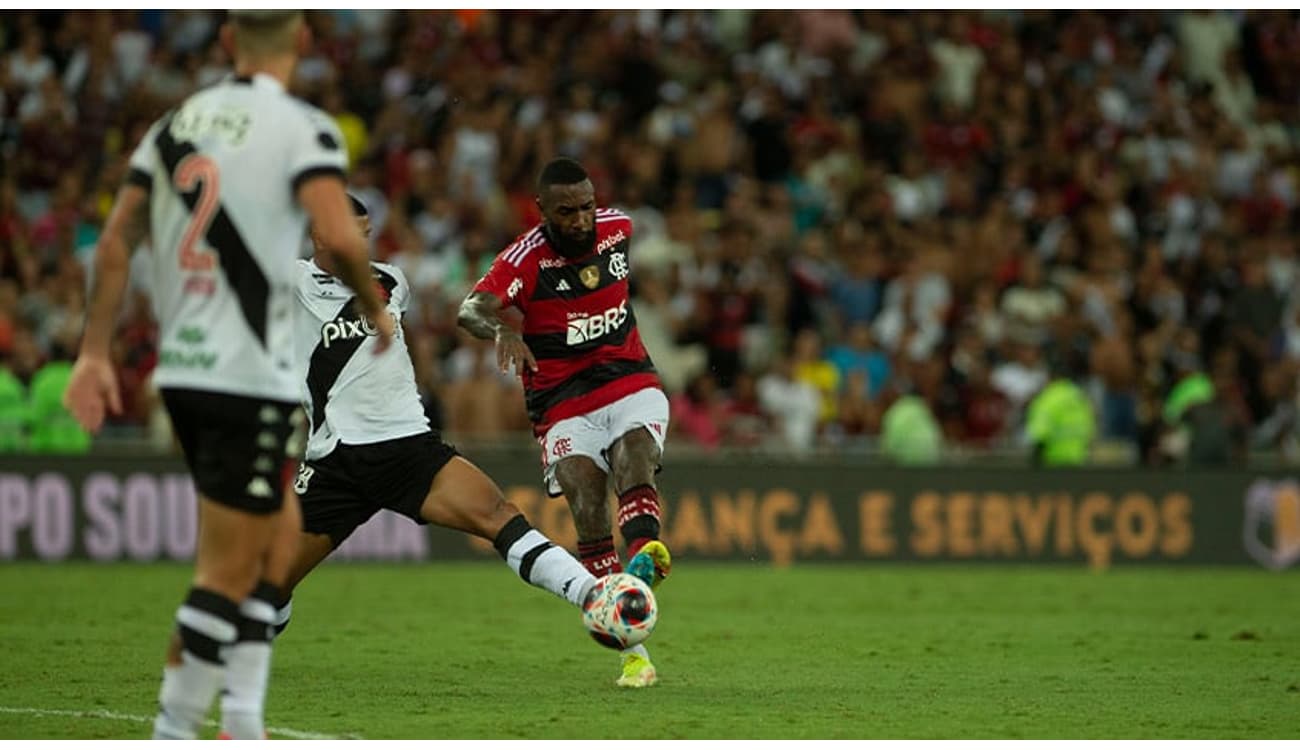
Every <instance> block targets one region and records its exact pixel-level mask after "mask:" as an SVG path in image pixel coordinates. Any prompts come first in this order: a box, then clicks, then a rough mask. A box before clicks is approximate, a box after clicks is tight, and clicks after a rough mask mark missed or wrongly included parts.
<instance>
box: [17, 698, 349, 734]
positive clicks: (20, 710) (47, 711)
mask: <svg viewBox="0 0 1300 750" xmlns="http://www.w3.org/2000/svg"><path fill="white" fill-rule="evenodd" d="M0 714H27V715H29V716H67V717H71V718H77V719H113V720H116V721H133V722H136V723H139V724H152V723H153V717H152V716H138V715H136V714H124V713H119V712H117V711H109V710H107V709H94V710H91V711H77V710H72V709H63V708H32V707H28V706H0ZM203 725H204V726H207V727H215V726H217V722H215V721H213V720H211V719H209V720H207V721H205V722H203ZM266 731H267V734H270V735H277V734H278V735H280V736H282V737H288V738H289V739H292V740H340V739H361V738H360V737H354V736H350V735H349V736H347V737H335V736H333V735H329V734H320V733H317V732H304V731H301V730H298V729H286V728H284V727H267V728H266Z"/></svg>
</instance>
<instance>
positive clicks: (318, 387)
mask: <svg viewBox="0 0 1300 750" xmlns="http://www.w3.org/2000/svg"><path fill="white" fill-rule="evenodd" d="M370 270H371V271H372V272H373V273H374V274H375V275H376V276H377V277H378V278H377V279H376V280H377V281H378V282H379V286H380V287H381V288H382V289H383V290H384V294H383V298H384V300H383V301H384V303H385V305H386V304H387V302H388V300H389V299H391V298H392V295H393V290H394V289H396V288H397V279H396V278H395V277H394V276H393V275H392V274H390V273H386V272H385V271H383V270H380V269H379V268H375V267H374V266H371V267H370ZM361 323H362V316H361V311H360V304H359V303H358V301H357V298H356V297H353V298H352V299H349V300H348V301H347V304H345V305H343V307H341V308H339V311H338V314H336V315H335V316H334V319H333V320H331V321H326V322H325V323H323V324H322V329H323V328H324V326H327V325H331V324H333V325H335V326H340V327H347V326H349V324H352V325H354V326H356V325H360V324H361ZM367 338H369V336H349V337H346V338H336V339H333V340H331V341H330V342H328V344H327V343H326V341H325V337H324V336H323V335H322V336H321V340H320V343H318V344H316V348H315V349H314V350H313V351H312V353H311V360H310V361H309V363H308V365H307V392H308V393H310V394H311V432H312V434H313V435H314V434H315V433H316V431H317V430H319V429H320V428H321V425H323V424H325V405H326V404H327V403H328V402H329V394H330V389H332V388H333V387H334V384H335V383H337V382H338V379H339V375H342V374H343V368H345V367H347V365H348V362H350V361H351V360H352V357H353V355H355V354H356V353H357V350H358V349H360V348H361V344H362V342H364V341H365V340H366V339H367Z"/></svg>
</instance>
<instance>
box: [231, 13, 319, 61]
mask: <svg viewBox="0 0 1300 750" xmlns="http://www.w3.org/2000/svg"><path fill="white" fill-rule="evenodd" d="M229 20H230V26H231V29H232V30H233V32H234V43H235V50H236V52H237V53H238V54H239V55H241V56H248V57H252V58H262V57H269V56H272V55H283V54H289V53H293V52H295V51H296V48H297V45H298V34H299V31H300V30H301V28H302V24H303V20H302V11H300V10H232V11H230V17H229Z"/></svg>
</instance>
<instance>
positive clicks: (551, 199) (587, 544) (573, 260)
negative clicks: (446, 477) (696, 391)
mask: <svg viewBox="0 0 1300 750" xmlns="http://www.w3.org/2000/svg"><path fill="white" fill-rule="evenodd" d="M537 204H538V206H539V207H540V208H541V211H542V217H543V221H542V223H541V224H539V225H537V226H536V227H534V228H533V229H532V230H530V231H528V232H525V233H524V234H522V235H520V236H519V238H518V239H516V240H515V241H514V242H513V243H511V244H510V245H509V246H507V247H506V249H505V250H503V251H502V252H501V253H500V254H499V255H498V256H497V257H496V260H495V261H493V263H492V267H491V268H490V269H489V270H488V272H487V274H486V275H484V277H483V278H482V279H480V280H479V282H478V284H477V285H475V287H474V290H473V291H472V292H471V293H470V295H469V296H468V297H467V298H466V299H465V302H464V303H463V304H462V305H461V308H460V316H459V322H460V325H461V326H462V327H463V328H465V330H467V331H469V332H470V333H472V334H473V335H475V336H477V337H479V338H483V339H494V340H495V341H496V347H497V363H498V365H500V367H501V369H502V371H503V372H504V371H507V370H509V369H510V368H511V367H514V368H515V370H516V372H519V373H520V375H521V377H522V378H523V382H524V394H525V398H526V403H527V407H528V416H529V419H530V420H531V421H532V423H533V432H534V434H535V435H536V437H537V440H538V442H539V443H540V444H541V446H542V465H543V467H544V477H545V481H546V484H547V490H548V492H549V493H550V494H551V495H552V496H558V495H560V494H563V495H564V497H565V498H566V499H567V500H568V502H569V508H570V510H571V511H572V513H573V521H574V525H575V526H576V527H577V530H578V556H579V558H580V559H581V560H582V563H583V564H584V565H585V566H587V569H588V570H590V571H591V572H592V573H593V574H594V575H597V576H601V575H607V574H609V573H614V572H618V571H620V570H622V566H621V565H620V562H619V557H618V553H617V552H616V551H615V550H614V538H613V530H612V525H611V520H610V514H609V506H608V504H607V502H606V487H607V486H608V480H609V477H610V476H611V475H612V476H613V479H614V488H615V491H616V492H617V494H618V525H619V531H620V532H621V533H622V535H623V539H624V540H626V542H627V554H628V572H630V573H633V574H634V575H637V576H638V577H641V578H643V579H645V580H648V581H649V582H651V584H652V585H658V583H659V582H660V581H662V580H663V579H664V578H665V577H666V576H667V575H668V571H669V568H670V566H671V558H670V556H669V554H668V549H667V547H665V546H664V545H663V543H662V542H661V541H659V515H660V514H659V492H658V490H657V488H656V487H655V472H656V470H657V469H658V468H659V459H660V456H661V455H662V453H663V444H664V436H665V434H666V433H667V432H668V399H667V398H666V397H665V396H664V393H663V389H662V388H661V386H660V384H659V377H658V375H657V374H656V373H655V368H654V364H653V363H652V362H651V361H650V356H649V355H648V354H647V353H646V349H645V346H644V345H642V343H641V336H640V334H639V333H638V332H637V328H636V316H635V315H634V314H633V312H632V306H631V302H630V301H629V300H628V274H629V271H630V265H629V258H628V245H629V242H630V240H631V237H632V221H631V220H630V219H629V218H628V217H627V216H626V215H625V214H623V213H621V212H619V211H616V210H614V209H609V208H597V207H596V193H595V188H593V187H592V184H591V180H590V179H589V178H588V176H587V172H586V170H584V169H583V168H582V166H581V165H580V164H578V162H576V161H573V160H572V159H563V158H561V159H555V160H553V161H551V162H550V163H548V164H547V165H546V167H545V168H543V170H542V173H541V176H540V177H539V179H538V184H537ZM511 306H513V307H515V308H518V310H519V311H520V312H521V313H522V314H523V331H522V334H521V333H520V332H518V331H516V330H515V329H514V328H512V327H511V326H510V325H509V324H507V323H506V322H505V321H504V320H502V318H501V317H500V313H501V311H502V310H504V309H505V308H507V307H511ZM656 679H657V678H656V674H655V669H654V666H653V665H651V663H650V660H649V655H648V654H647V653H646V652H645V649H644V647H642V646H637V647H635V648H633V649H629V650H628V651H627V652H624V655H623V674H622V676H621V677H620V678H619V680H618V684H619V685H622V686H625V687H643V686H646V685H652V684H654V683H655V681H656Z"/></svg>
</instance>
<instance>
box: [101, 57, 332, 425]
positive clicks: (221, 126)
mask: <svg viewBox="0 0 1300 750" xmlns="http://www.w3.org/2000/svg"><path fill="white" fill-rule="evenodd" d="M346 166H347V156H346V151H345V150H344V148H343V137H342V135H341V134H340V132H339V129H338V126H337V125H335V124H334V121H333V120H331V119H330V118H329V117H328V116H326V115H325V114H324V113H322V112H321V111H320V110H317V109H315V108H314V107H311V106H309V105H307V104H305V103H303V102H302V101H299V100H298V99H295V98H293V97H292V96H290V95H289V94H288V93H287V92H286V91H285V90H284V87H283V86H281V85H280V83H279V82H278V81H277V80H275V79H274V78H272V77H271V76H268V75H265V74H260V73H259V74H257V75H255V76H253V77H251V78H243V77H240V78H236V77H230V78H227V79H225V80H224V81H222V82H220V83H217V84H215V85H213V86H211V87H209V88H206V89H203V90H202V91H199V92H197V93H195V94H194V95H193V96H191V97H189V98H188V99H186V100H185V101H184V103H182V104H181V105H180V106H179V107H178V108H176V109H174V110H172V111H171V112H168V113H167V114H166V115H164V116H163V117H162V118H161V119H160V120H158V121H157V122H155V123H154V124H153V126H152V127H151V128H150V129H149V131H148V133H147V134H146V135H145V137H144V139H143V140H142V141H141V142H140V145H139V146H138V147H137V148H136V150H135V153H134V154H133V155H132V156H131V163H130V171H129V174H128V177H127V179H128V180H129V181H130V182H131V183H133V184H136V185H139V186H141V187H143V188H145V189H147V190H149V191H150V200H149V211H150V216H149V226H150V236H151V243H150V244H151V246H152V252H153V258H152V261H153V263H152V267H153V276H154V278H153V279H152V283H151V286H152V287H153V303H154V312H155V314H156V315H157V318H158V321H159V326H160V332H159V361H158V369H157V371H156V372H155V375H154V380H155V382H156V383H157V385H158V386H159V387H164V388H191V389H196V390H203V391H213V392H218V393H229V394H234V395H239V396H249V397H255V398H267V399H273V400H277V401H287V402H296V401H298V397H299V389H300V387H301V385H300V383H299V382H298V379H297V375H298V371H297V368H296V367H295V366H294V361H293V344H294V342H293V329H294V304H295V301H294V286H295V280H296V277H297V274H296V260H297V258H298V255H299V251H300V249H301V247H302V242H303V238H304V236H305V234H306V231H307V224H308V217H307V214H306V212H304V211H303V209H302V208H301V206H299V205H298V201H297V199H296V193H297V188H298V186H299V185H301V184H302V182H303V181H304V180H306V179H308V178H310V177H314V176H318V175H322V174H336V175H339V176H340V177H341V176H342V175H343V174H344V170H345V168H346Z"/></svg>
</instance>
